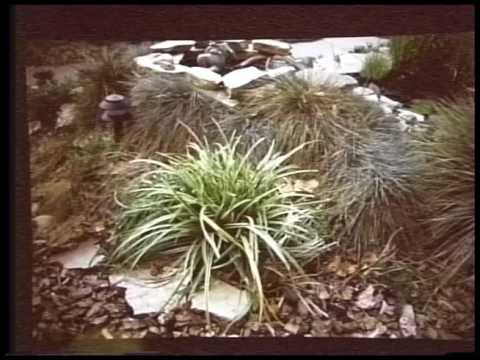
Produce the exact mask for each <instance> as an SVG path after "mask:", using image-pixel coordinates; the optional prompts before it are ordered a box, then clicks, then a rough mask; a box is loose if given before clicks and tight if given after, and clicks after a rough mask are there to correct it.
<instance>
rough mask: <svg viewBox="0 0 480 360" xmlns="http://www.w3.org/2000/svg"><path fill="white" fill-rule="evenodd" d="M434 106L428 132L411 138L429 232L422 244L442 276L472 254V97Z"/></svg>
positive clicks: (455, 270) (461, 265) (449, 274)
mask: <svg viewBox="0 0 480 360" xmlns="http://www.w3.org/2000/svg"><path fill="white" fill-rule="evenodd" d="M434 109H435V112H436V113H437V115H436V118H435V123H434V124H433V125H434V126H435V128H434V131H433V133H432V134H431V135H428V136H420V137H419V138H418V139H417V141H416V143H417V146H418V148H417V149H418V150H417V151H418V152H419V154H420V155H421V156H423V157H424V158H425V161H424V167H423V168H422V171H421V172H420V176H419V178H418V186H419V191H420V193H422V194H423V196H424V198H425V203H426V205H427V206H428V207H427V209H426V211H427V215H426V218H427V219H426V221H425V224H426V225H428V226H429V228H430V229H431V232H432V238H431V241H429V242H428V243H427V245H428V246H429V248H430V249H431V251H433V254H434V256H435V257H436V258H437V259H438V261H441V262H443V264H444V265H445V269H448V270H446V273H445V274H444V276H445V281H448V280H449V279H450V278H451V277H452V276H454V275H455V274H456V273H458V271H459V270H460V269H462V268H464V267H465V264H467V265H468V264H469V263H470V264H471V262H473V257H474V244H475V242H474V241H475V240H474V239H475V214H474V212H475V200H474V198H475V154H474V153H475V135H474V133H475V123H474V122H475V115H474V105H473V101H472V100H455V101H448V102H447V101H441V102H439V103H438V104H436V105H435V106H434Z"/></svg>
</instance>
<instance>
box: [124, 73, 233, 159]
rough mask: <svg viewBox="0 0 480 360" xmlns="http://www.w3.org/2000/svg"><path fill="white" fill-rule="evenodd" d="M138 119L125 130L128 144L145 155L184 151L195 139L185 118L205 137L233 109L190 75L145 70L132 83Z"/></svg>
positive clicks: (134, 112) (132, 94) (132, 93)
mask: <svg viewBox="0 0 480 360" xmlns="http://www.w3.org/2000/svg"><path fill="white" fill-rule="evenodd" d="M130 95H131V99H132V105H133V114H134V118H135V123H134V124H133V126H132V127H131V128H129V130H128V132H127V133H126V134H125V139H124V144H125V145H126V146H128V147H129V148H131V149H132V150H134V151H137V152H141V153H143V154H145V155H147V156H148V155H151V154H153V153H155V152H157V151H160V152H169V153H173V152H184V151H185V149H186V146H187V144H188V143H189V142H190V141H192V139H193V138H192V137H191V136H190V133H189V132H188V131H187V130H186V129H185V128H184V127H183V126H181V125H180V122H183V123H185V124H187V125H188V127H189V128H190V129H191V130H193V132H194V133H195V134H196V135H198V136H200V137H202V136H204V135H208V134H209V130H211V129H212V128H213V131H215V126H214V123H213V122H212V118H214V119H215V120H216V121H218V122H220V120H221V119H224V118H226V115H227V114H230V113H231V112H232V111H231V110H230V109H229V108H228V107H227V106H225V105H223V104H221V103H220V102H218V101H217V100H214V99H212V98H211V97H209V96H208V95H206V94H205V93H203V92H202V91H201V90H199V89H197V88H196V87H195V86H194V85H193V84H192V83H191V81H189V80H188V79H176V80H170V79H167V78H165V76H164V75H162V74H158V73H153V72H151V71H147V72H144V73H143V74H141V75H139V76H138V77H137V78H135V79H134V80H133V81H132V83H131V91H130Z"/></svg>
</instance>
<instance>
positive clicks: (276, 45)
mask: <svg viewBox="0 0 480 360" xmlns="http://www.w3.org/2000/svg"><path fill="white" fill-rule="evenodd" d="M252 46H253V48H254V49H255V50H257V51H258V52H260V53H267V54H271V55H288V54H290V50H291V48H292V47H291V45H290V44H289V43H286V42H284V41H278V40H270V39H256V40H252Z"/></svg>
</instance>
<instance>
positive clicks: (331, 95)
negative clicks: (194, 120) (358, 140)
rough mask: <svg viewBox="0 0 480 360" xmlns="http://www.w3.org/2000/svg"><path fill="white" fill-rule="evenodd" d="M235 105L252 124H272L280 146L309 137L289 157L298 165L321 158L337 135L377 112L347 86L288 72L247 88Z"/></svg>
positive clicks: (331, 148) (359, 126)
mask: <svg viewBox="0 0 480 360" xmlns="http://www.w3.org/2000/svg"><path fill="white" fill-rule="evenodd" d="M241 106H242V110H243V111H244V112H246V113H247V114H248V115H250V116H252V118H251V124H252V126H254V127H269V128H272V129H275V132H274V138H275V141H276V142H277V144H278V146H279V149H280V150H281V151H289V150H291V149H293V148H295V147H296V146H298V145H299V144H301V143H305V142H310V143H309V145H307V146H305V148H304V149H303V150H302V151H301V152H298V153H297V154H295V156H293V157H292V158H291V161H292V162H293V163H296V164H298V165H300V166H303V165H307V164H312V163H317V162H319V161H321V160H322V159H323V157H325V156H326V155H328V154H329V153H332V152H333V151H335V149H336V148H337V146H338V139H340V138H342V137H344V136H346V134H349V133H350V132H351V131H355V130H356V129H362V128H368V127H369V126H371V125H372V124H373V123H375V122H376V121H377V120H378V119H379V117H380V116H381V115H382V114H381V112H380V111H379V110H378V109H376V108H374V107H373V106H371V105H370V104H368V103H367V102H365V101H364V100H363V99H361V98H359V97H356V96H354V95H352V94H351V93H350V92H349V91H347V90H343V89H339V88H334V87H329V86H322V85H319V84H316V83H313V82H311V81H309V80H308V79H302V78H299V77H296V76H294V75H292V76H290V75H287V76H281V77H278V78H275V79H274V81H273V83H272V84H270V85H266V86H262V87H260V88H257V89H253V90H249V91H248V92H247V93H245V94H244V96H243V99H242V103H241Z"/></svg>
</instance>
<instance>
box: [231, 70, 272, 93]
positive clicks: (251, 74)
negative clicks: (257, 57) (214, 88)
mask: <svg viewBox="0 0 480 360" xmlns="http://www.w3.org/2000/svg"><path fill="white" fill-rule="evenodd" d="M265 74H266V72H265V71H262V70H259V69H258V68H256V67H255V66H249V67H246V68H243V69H238V70H234V71H231V72H229V73H228V74H226V75H224V76H223V84H224V85H225V87H226V88H229V89H240V88H242V87H244V86H245V85H247V84H249V83H251V82H252V81H255V80H257V79H259V78H261V77H262V76H264V75H265Z"/></svg>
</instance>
